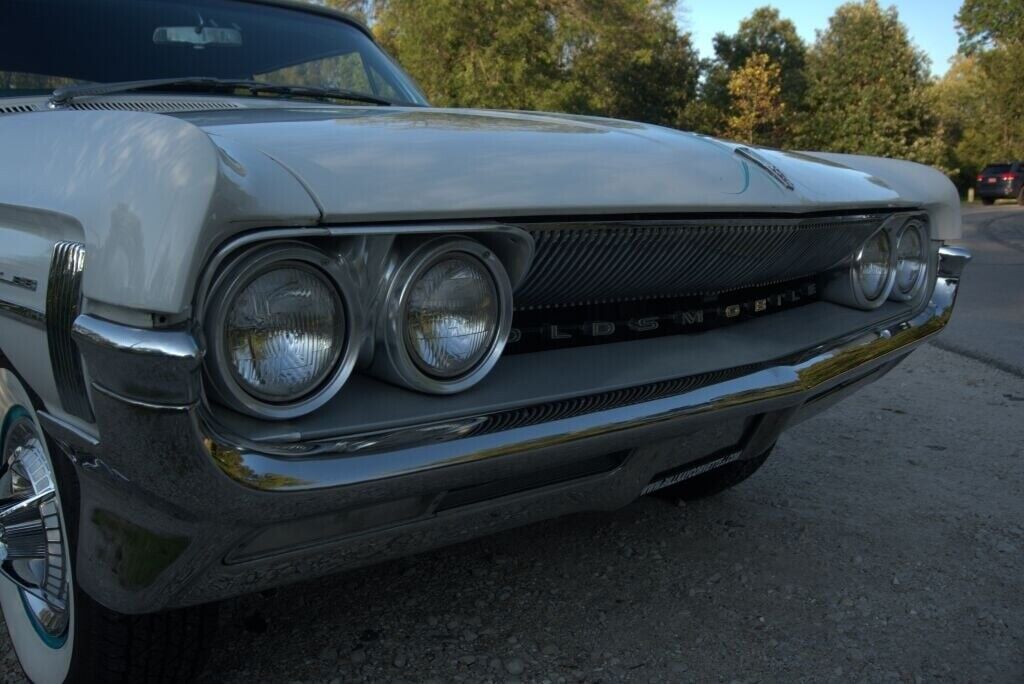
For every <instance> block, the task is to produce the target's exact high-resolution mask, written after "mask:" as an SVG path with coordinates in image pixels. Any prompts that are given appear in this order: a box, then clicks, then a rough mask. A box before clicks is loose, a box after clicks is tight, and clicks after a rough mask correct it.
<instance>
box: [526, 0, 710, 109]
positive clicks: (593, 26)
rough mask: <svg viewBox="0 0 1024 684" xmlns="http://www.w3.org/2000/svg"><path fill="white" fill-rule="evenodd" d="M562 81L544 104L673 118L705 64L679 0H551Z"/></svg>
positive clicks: (690, 97)
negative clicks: (679, 21)
mask: <svg viewBox="0 0 1024 684" xmlns="http://www.w3.org/2000/svg"><path fill="white" fill-rule="evenodd" d="M546 5H547V11H548V13H549V17H550V18H551V21H552V25H553V27H554V40H555V51H556V54H557V55H558V67H559V83H558V87H557V88H556V89H555V90H554V92H552V93H551V94H550V96H549V97H547V98H545V101H544V105H545V107H546V108H550V109H556V110H563V111H572V112H580V113H586V114H600V115H604V116H613V117H617V118H623V119H633V120H637V121H648V122H653V123H662V124H675V123H676V121H677V120H678V119H679V116H680V112H681V111H682V110H683V108H684V107H685V106H686V104H687V103H688V102H689V101H691V100H693V99H694V98H695V96H696V89H697V80H698V77H699V64H698V60H697V55H696V52H695V51H694V49H693V47H692V45H691V43H690V37H689V35H688V34H680V33H679V30H678V28H677V27H676V23H675V18H674V9H675V6H676V1H675V0H603V1H601V2H595V1H594V0H547V2H546Z"/></svg>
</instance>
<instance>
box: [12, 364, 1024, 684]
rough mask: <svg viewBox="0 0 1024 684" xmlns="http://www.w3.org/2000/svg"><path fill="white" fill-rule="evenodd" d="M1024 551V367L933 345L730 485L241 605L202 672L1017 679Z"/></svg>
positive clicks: (348, 676)
mask: <svg viewBox="0 0 1024 684" xmlns="http://www.w3.org/2000/svg"><path fill="white" fill-rule="evenodd" d="M1022 563H1024V379H1022V378H1020V377H1017V376H1015V375H1012V374H1009V373H1005V372H1003V371H1000V370H996V369H993V368H992V367H990V366H987V365H983V364H981V363H979V362H976V361H972V360H969V359H966V358H964V357H961V356H958V355H955V354H952V353H949V352H945V351H941V350H939V349H936V348H935V347H931V346H928V347H925V348H923V349H922V350H920V351H918V352H917V353H916V354H915V355H914V356H912V357H911V358H910V360H909V361H908V362H906V363H905V364H903V365H902V366H901V367H900V368H898V369H897V370H896V371H894V372H893V373H891V374H890V375H889V376H887V377H886V378H884V379H883V380H881V381H880V382H879V383H877V384H875V385H872V386H871V387H869V388H868V389H866V390H865V391H863V392H861V393H860V394H858V395H856V396H855V397H853V398H852V399H850V400H848V401H847V402H845V403H844V404H841V405H840V406H839V407H837V408H835V409H833V410H832V411H831V412H828V413H826V414H824V415H822V416H819V417H817V418H815V419H814V420H812V421H809V422H808V423H805V424H803V425H801V426H800V427H798V428H796V429H795V430H793V431H792V432H790V433H789V434H788V435H787V436H786V437H784V439H783V440H782V442H781V443H780V445H779V449H778V450H777V452H776V454H775V455H774V456H773V458H772V459H770V460H769V461H768V463H767V464H766V466H765V467H764V468H763V469H762V471H761V472H760V473H758V474H757V475H755V476H754V478H752V479H751V480H750V481H748V482H747V483H745V484H744V485H742V486H740V487H738V488H737V489H735V490H733V491H731V492H728V493H726V494H724V495H722V496H720V497H718V498H716V499H712V500H708V501H704V502H699V503H694V504H690V505H688V506H678V507H677V506H675V505H672V504H671V503H668V502H664V501H659V500H653V499H652V500H643V501H638V502H637V503H635V504H633V505H632V506H630V507H629V508H627V509H625V510H622V511H618V512H615V513H599V514H591V515H578V516H575V517H571V518H567V519H564V520H559V521H554V522H549V523H544V524H539V525H534V526H532V527H529V528H525V529H522V530H518V531H514V532H509V533H505V534H502V535H499V536H496V537H492V538H489V539H484V540H482V541H480V542H475V543H471V544H464V545H462V546H457V547H454V548H450V549H443V550H440V551H436V552H432V553H429V554H426V555H422V556H419V557H416V558H412V559H407V560H405V561H400V562H393V563H388V564H385V565H381V566H378V567H375V568H370V569H367V570H363V571H359V572H355V573H351V574H348V575H345V576H341V577H338V578H334V579H329V580H326V581H322V582H310V583H306V584H302V585H297V586H292V587H288V588H286V589H282V590H280V591H278V592H276V593H275V594H273V595H269V596H259V597H251V598H246V599H242V600H239V601H234V602H230V603H229V604H227V606H226V615H225V618H224V628H223V632H222V635H221V637H220V640H219V644H218V647H217V653H216V656H215V659H214V661H213V662H212V663H211V667H210V672H209V675H208V676H207V678H206V681H209V682H222V681H223V682H242V683H245V684H249V683H251V682H270V681H274V682H276V681H304V682H307V681H308V682H331V681H338V682H341V681H395V680H407V681H416V682H419V681H429V680H434V681H439V682H451V681H504V680H506V679H513V680H517V679H519V680H524V681H551V682H560V681H569V682H572V681H586V682H596V681H607V682H617V681H657V682H661V681H673V682H674V681H727V682H728V681H742V682H746V681H800V680H807V681H824V680H835V681H848V680H864V681H871V682H875V681H905V682H916V681H930V680H936V679H944V680H954V681H968V680H970V681H999V682H1021V681H1024V591H1022V590H1024V573H1022V569H1021V566H1022ZM2 632H3V630H0V633H2ZM0 654H2V655H0V665H2V668H0V672H3V673H4V674H3V675H2V676H0V681H3V682H20V679H19V678H18V677H17V676H15V672H16V670H17V666H16V665H15V662H14V659H13V655H12V654H11V653H10V649H9V644H8V643H7V642H6V637H4V641H3V642H2V643H0Z"/></svg>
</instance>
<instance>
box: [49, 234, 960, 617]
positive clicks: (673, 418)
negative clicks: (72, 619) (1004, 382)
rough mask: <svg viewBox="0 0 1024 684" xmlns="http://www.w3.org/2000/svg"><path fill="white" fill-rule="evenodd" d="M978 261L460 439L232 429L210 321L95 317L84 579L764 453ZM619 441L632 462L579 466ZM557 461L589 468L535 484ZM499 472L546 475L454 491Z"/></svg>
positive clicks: (151, 581)
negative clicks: (723, 366)
mask: <svg viewBox="0 0 1024 684" xmlns="http://www.w3.org/2000/svg"><path fill="white" fill-rule="evenodd" d="M969 258H970V257H969V255H968V254H967V253H966V252H965V251H963V250H959V249H956V248H948V247H947V248H943V249H942V250H941V252H940V265H939V276H938V280H937V283H936V286H935V290H934V293H933V295H932V298H931V300H930V302H929V304H928V305H927V306H926V307H925V308H924V309H923V310H921V312H920V313H918V314H917V315H916V316H914V317H913V318H911V319H910V320H904V321H898V322H895V323H889V324H885V325H883V326H881V327H879V328H877V329H874V330H868V331H861V332H859V333H858V334H855V335H852V336H849V337H846V338H843V339H837V340H835V341H833V342H832V343H830V344H828V345H823V346H819V347H817V348H815V349H811V350H807V351H805V352H802V353H800V354H798V355H795V356H793V357H791V358H785V359H778V360H776V361H775V362H772V363H771V364H767V365H766V366H765V367H763V368H760V369H757V370H755V371H754V372H750V373H747V374H733V375H731V376H727V377H729V379H726V380H720V379H719V380H716V379H715V378H710V377H709V378H707V379H706V380H707V381H706V382H695V383H694V384H693V385H692V387H693V388H692V389H690V390H688V391H683V392H681V393H679V394H674V395H671V396H666V397H662V398H658V399H655V400H652V401H645V402H642V403H633V404H630V405H624V406H617V407H613V408H608V409H605V410H599V411H595V412H591V413H585V414H582V415H577V416H574V417H569V418H565V419H560V420H552V421H549V422H541V423H538V424H532V425H529V426H526V427H519V428H513V429H509V430H503V431H497V432H492V433H485V434H480V435H477V436H468V437H461V438H460V436H459V433H458V427H457V426H456V427H454V428H452V429H448V428H447V426H423V427H418V428H407V429H403V430H401V431H395V432H394V433H392V434H389V435H384V436H380V437H379V438H377V439H375V440H373V441H372V443H371V444H369V445H368V446H367V447H361V448H359V449H355V450H353V449H351V445H350V444H345V443H339V444H338V446H337V449H336V450H334V451H332V450H331V449H330V448H328V449H326V450H325V449H324V448H323V445H320V446H319V447H318V449H317V450H316V451H315V452H312V451H307V450H304V447H303V445H301V444H299V445H285V446H277V447H271V446H267V445H259V444H250V443H246V442H245V440H242V439H238V438H225V437H222V436H220V435H218V434H217V433H216V431H215V430H213V429H212V428H211V427H210V425H209V424H208V422H207V421H206V420H204V414H203V411H202V409H201V407H200V406H201V405H200V402H199V396H198V387H199V373H200V367H201V362H202V353H201V349H200V347H199V345H197V344H196V342H195V337H194V336H193V335H190V334H188V333H187V332H158V331H144V330H137V329H129V328H124V327H122V326H118V325H114V324H111V323H108V322H104V321H101V320H99V319H95V318H89V317H81V318H80V319H79V321H78V322H77V324H76V328H75V330H76V337H77V340H78V343H79V347H80V349H81V351H82V353H83V356H84V357H85V360H86V364H87V367H88V369H89V372H90V377H91V379H92V383H93V392H92V399H93V404H94V410H95V411H94V412H95V415H96V420H97V427H98V435H99V436H98V438H97V437H95V436H90V435H88V434H86V433H85V432H83V431H81V430H79V429H76V428H74V427H73V426H72V425H71V424H70V423H67V422H65V421H62V420H59V419H57V418H56V417H54V416H52V415H49V414H43V415H42V420H43V423H44V426H45V427H46V428H47V430H48V432H49V434H50V435H51V436H52V437H53V438H54V440H55V441H56V442H57V443H58V444H60V445H61V446H62V447H63V449H64V450H65V451H66V452H67V453H68V455H69V456H70V457H71V458H72V459H73V460H74V462H75V463H76V464H77V466H78V472H79V474H80V477H81V481H82V487H81V491H82V511H81V513H82V515H81V520H82V521H83V523H82V529H81V530H80V533H79V543H78V551H77V556H76V561H77V563H76V574H77V575H78V578H79V581H80V583H81V584H82V586H83V588H84V589H85V590H86V591H88V592H89V593H90V595H91V596H93V597H94V598H95V599H96V600H98V601H100V602H102V603H104V604H105V605H107V606H109V607H111V608H113V609H116V610H119V611H122V612H128V613H142V612H149V611H153V610H159V609H163V608H168V607H174V606H180V605H189V604H195V603H202V602H205V601H211V600H216V599H220V598H224V597H227V596H232V595H237V594H243V593H247V592H251V591H256V590H260V589H264V588H267V587H270V586H275V585H279V584H283V583H286V582H289V581H294V580H300V579H305V578H309V577H312V576H317V575H324V574H328V573H332V572H336V571H339V570H344V569H347V568H352V567H357V566H360V565H365V564H369V563H372V562H376V561H378V560H383V559H386V558H390V557H396V556H401V555H406V554H409V553H414V552H417V551H420V550H424V549H428V548H431V547H436V546H440V545H443V544H448V543H452V542H457V541H462V540H465V539H470V538H473V537H475V536H479V535H483V534H488V533H491V532H494V531H497V530H500V529H505V528H508V527H513V526H516V525H520V524H525V523H528V522H531V521H535V520H540V519H544V518H549V517H554V516H557V515H562V514H566V513H571V512H575V511H582V510H597V509H608V508H615V507H619V506H622V505H625V504H628V503H629V502H630V501H632V500H633V499H635V498H636V497H637V496H638V495H639V494H640V493H641V491H642V490H643V489H644V487H645V486H647V485H648V483H650V482H651V480H652V478H654V477H655V476H657V475H658V474H659V473H664V472H665V471H667V470H669V469H671V468H673V467H677V466H680V465H683V464H684V463H686V462H687V460H691V459H694V458H700V457H702V456H706V455H708V453H710V452H711V450H713V449H715V448H720V447H721V446H722V445H723V444H729V443H735V444H737V448H739V449H742V457H745V458H746V457H753V456H756V455H758V454H760V453H762V452H763V451H764V450H765V449H767V448H770V447H771V445H772V444H773V443H774V441H775V439H776V438H777V437H778V435H779V433H780V432H781V431H782V430H783V429H784V428H785V427H786V426H787V425H791V424H792V423H793V422H795V421H798V420H802V419H804V418H806V417H807V416H809V415H812V414H813V413H815V412H817V411H819V410H821V409H822V408H824V407H825V406H827V405H829V404H830V403H832V402H833V401H836V400H838V399H839V398H841V397H842V396H844V395H845V394H846V393H848V392H849V391H852V390H854V389H856V388H857V387H859V386H860V385H862V384H864V383H866V382H870V381H872V380H874V379H876V378H878V377H880V376H881V375H882V374H883V373H884V372H885V371H887V370H888V369H890V368H892V367H893V366H894V365H895V364H896V363H898V362H899V361H900V360H901V359H902V358H904V357H905V356H906V355H907V354H908V353H909V352H910V351H912V350H913V349H914V348H915V347H917V346H918V345H920V344H921V343H923V342H924V341H925V340H926V339H928V338H929V337H930V336H932V335H934V334H935V333H937V332H939V331H940V330H941V329H942V328H943V327H944V326H945V325H946V323H947V322H948V320H949V317H950V315H951V313H952V309H953V305H954V301H955V298H956V292H957V287H958V283H959V278H960V273H961V270H962V269H963V267H964V265H965V264H966V262H967V261H968V260H969ZM698 380H699V379H698ZM154 386H158V387H160V388H161V390H160V392H159V393H154V392H153V389H152V388H153V387H154ZM730 439H732V442H730ZM661 444H671V445H672V446H671V447H664V448H662V447H659V446H658V445H661ZM652 445H653V446H652ZM641 446H642V447H645V448H640V449H638V448H637V447H641ZM610 454H619V455H621V457H616V459H617V460H611V461H608V462H606V463H605V464H604V466H602V467H600V468H598V467H596V466H595V469H594V470H589V471H585V472H584V471H573V470H572V468H574V467H576V466H579V465H580V464H584V463H590V462H591V460H592V459H594V458H595V457H603V456H607V455H610ZM559 469H567V470H566V472H576V473H577V474H578V476H576V477H571V478H569V479H563V480H557V478H556V479H550V478H549V479H547V480H545V479H543V478H541V479H540V480H538V479H536V476H537V474H538V473H540V472H560V471H559ZM531 478H533V479H532V480H531ZM502 482H507V483H517V482H523V483H528V482H533V483H534V486H531V487H526V486H525V485H524V486H523V487H522V488H520V489H518V490H515V491H513V489H507V490H500V489H499V494H498V495H496V496H494V497H486V496H483V495H482V494H481V495H480V496H477V495H475V494H474V496H473V497H470V499H471V500H469V503H465V502H464V505H460V506H458V507H446V506H445V504H444V503H443V502H444V501H445V497H446V496H447V495H449V494H450V493H451V492H456V491H462V492H465V491H475V490H474V488H481V486H482V485H486V484H488V483H502ZM482 491H483V493H486V490H485V489H483V490H482Z"/></svg>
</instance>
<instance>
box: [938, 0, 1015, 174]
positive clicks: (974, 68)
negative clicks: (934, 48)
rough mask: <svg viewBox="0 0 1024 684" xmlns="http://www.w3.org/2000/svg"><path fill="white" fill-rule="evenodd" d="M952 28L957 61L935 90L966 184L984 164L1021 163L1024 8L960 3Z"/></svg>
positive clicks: (992, 1) (1009, 3)
mask: <svg viewBox="0 0 1024 684" xmlns="http://www.w3.org/2000/svg"><path fill="white" fill-rule="evenodd" d="M957 24H958V29H959V31H960V51H961V53H962V56H961V57H960V58H959V59H958V60H957V61H956V62H955V63H954V64H953V66H952V67H951V68H950V70H949V72H948V73H947V74H946V76H945V77H944V78H943V79H942V81H941V82H940V83H939V84H938V87H937V90H938V92H939V100H938V102H939V113H940V116H941V118H942V120H943V122H945V123H946V124H947V126H948V128H949V130H950V131H951V135H950V145H951V147H952V148H953V149H954V155H955V157H956V159H957V160H958V163H959V164H960V166H961V168H962V169H963V174H962V175H963V176H965V177H964V178H962V179H961V180H962V181H963V182H964V183H965V184H966V183H969V182H970V181H971V180H973V178H972V176H973V174H974V173H975V172H976V171H978V170H979V169H981V168H982V167H983V166H984V165H985V164H987V163H989V162H992V161H1003V160H1011V159H1022V158H1024V124H1022V123H1021V122H1022V121H1024V89H1022V88H1021V87H1020V84H1019V79H1018V78H1016V74H1017V73H1019V72H1020V69H1021V65H1022V64H1024V3H1021V2H1020V0H965V2H964V4H963V6H962V7H961V9H960V13H959V14H958V15H957Z"/></svg>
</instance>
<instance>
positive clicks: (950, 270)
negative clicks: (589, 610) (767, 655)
mask: <svg viewBox="0 0 1024 684" xmlns="http://www.w3.org/2000/svg"><path fill="white" fill-rule="evenodd" d="M0 16H2V21H0V419H2V421H3V422H2V436H0V443H2V461H0V603H2V606H3V614H4V619H5V621H6V624H7V628H8V630H9V631H10V634H11V639H12V641H13V644H14V648H15V650H16V652H17V656H18V658H19V660H20V662H21V665H22V667H23V668H24V670H25V672H26V673H27V675H28V677H29V678H30V679H32V680H33V681H35V682H60V681H65V680H74V681H104V682H112V681H126V682H129V681H130V682H139V681H150V680H161V681H162V680H188V679H190V678H193V677H194V676H195V675H196V674H197V673H198V672H199V669H200V668H201V667H202V660H203V655H204V652H205V647H206V646H208V644H209V639H208V638H207V637H208V635H209V633H210V632H209V630H210V629H212V628H213V626H214V625H215V624H216V611H215V610H213V609H212V608H210V606H211V605H213V604H214V602H216V601H217V600H219V599H223V598H226V597H231V596H236V595H239V594H243V593H246V592H253V591H257V590H262V589H266V588H268V587H273V586H276V585H280V584H284V583H287V582H292V581H295V580H299V579H304V578H309V577H314V576H321V575H326V574H328V573H334V572H338V571H341V570H345V569H348V568H353V567H356V566H360V565H364V564H368V563H374V562H377V561H380V560H382V559H386V558H393V557H396V556H400V555H403V554H409V553H414V552H417V551H420V550H423V549H427V548H431V547H435V546H439V545H443V544H449V543H453V542H458V541H461V540H466V539H470V538H473V537H475V536H477V535H483V534H487V533H491V532H494V531H496V530H500V529H504V528H508V527H510V526H514V525H522V524H524V523H528V522H531V521H535V520H539V519H543V518H548V517H552V516H557V515H562V514H565V513H570V512H574V511H586V510H596V509H608V508H613V507H618V506H623V505H625V504H627V503H629V502H630V501H633V500H634V499H635V498H637V497H639V496H642V495H646V494H651V493H661V494H667V495H669V496H672V497H682V498H689V497H698V496H706V495H709V494H713V493H715V492H718V491H721V490H722V489H725V488H727V487H729V486H731V485H734V484H736V483H738V482H740V481H741V480H743V479H744V478H746V477H748V476H749V475H751V474H752V473H753V472H754V471H755V470H756V469H757V468H758V466H760V465H761V463H763V462H764V460H765V458H766V457H767V456H768V454H769V452H770V451H771V450H772V447H773V446H774V444H775V442H776V440H777V438H778V436H779V434H780V432H781V431H782V430H783V429H785V428H787V427H789V426H792V425H793V424H795V423H797V422H798V421H801V420H803V419H805V418H807V417H808V416H811V415H813V414H815V413H816V412H818V411H821V410H822V409H824V408H825V407H827V406H829V405H831V404H833V403H834V402H836V401H837V400H839V399H841V398H842V397H844V396H846V395H847V394H849V393H850V392H852V391H855V390H856V389H858V388H859V387H861V386H863V385H864V384H866V383H868V382H871V381H873V380H876V379H878V378H879V377H881V376H882V375H883V374H885V373H886V372H887V371H888V370H890V369H891V368H893V367H894V366H895V365H896V364H897V363H899V362H900V361H901V360H902V359H903V358H905V357H906V355H907V354H908V353H909V352H911V351H912V350H913V349H914V348H915V347H916V346H918V345H920V344H921V343H922V342H923V341H924V340H926V339H927V338H929V337H930V336H931V335H934V334H935V333H937V332H939V331H940V330H941V329H942V328H943V326H944V325H945V324H946V322H947V320H948V319H949V316H950V313H951V310H952V307H953V302H954V298H955V295H956V291H957V286H958V282H959V278H960V273H961V269H962V268H963V266H964V264H965V263H966V262H967V260H968V258H969V256H968V255H967V254H966V253H965V252H963V251H962V250H958V249H957V248H954V247H949V246H947V245H946V244H945V243H946V241H948V240H951V239H955V238H957V237H959V235H960V209H959V206H960V205H959V201H958V197H957V193H956V191H955V189H954V187H953V186H952V184H951V183H950V182H949V181H948V180H947V179H946V178H945V177H944V176H943V175H942V174H941V173H939V172H938V171H935V170H932V169H929V168H926V167H923V166H919V165H916V164H912V163H908V162H902V161H893V160H887V159H877V158H869V157H860V156H847V155H839V154H816V153H801V154H795V153H786V152H780V151H777V150H769V149H754V148H751V147H746V146H741V145H736V144H733V143H730V142H726V141H721V140H716V139H712V138H708V137H704V136H700V135H692V134H686V133H681V132H678V131H674V130H668V129H665V128H659V127H656V126H649V125H643V124H639V123H629V122H624V121H612V120H605V119H599V118H591V117H581V116H566V115H558V114H542V113H521V112H497V111H466V110H453V109H435V108H431V107H429V106H428V105H427V102H426V101H425V99H424V97H423V96H422V95H421V94H420V92H419V91H418V90H417V88H416V86H415V85H414V84H413V82H412V81H411V80H410V79H409V78H408V77H407V76H406V75H405V74H404V73H402V71H401V70H400V69H399V67H398V66H396V64H395V63H394V62H393V61H392V60H391V59H389V58H388V56H387V55H386V54H384V53H383V52H382V51H381V49H380V48H379V47H378V46H377V45H376V44H375V43H374V40H373V37H372V35H371V34H370V33H369V31H368V30H367V29H366V28H365V27H363V26H362V25H360V24H359V23H358V22H356V21H354V20H352V19H351V18H348V17H346V16H344V15H341V14H338V13H335V12H332V11H330V10H327V9H324V8H321V7H316V6H306V5H298V4H295V3H291V2H287V1H286V0H258V1H257V0H248V1H243V0H145V1H140V0H0ZM41 46H45V47H41Z"/></svg>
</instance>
